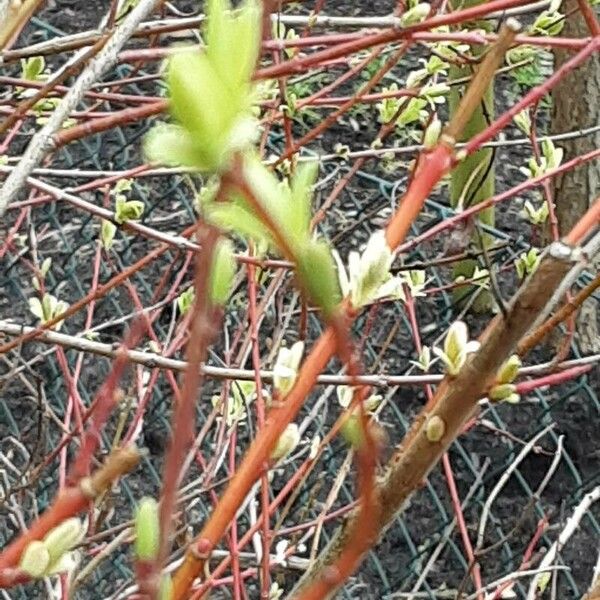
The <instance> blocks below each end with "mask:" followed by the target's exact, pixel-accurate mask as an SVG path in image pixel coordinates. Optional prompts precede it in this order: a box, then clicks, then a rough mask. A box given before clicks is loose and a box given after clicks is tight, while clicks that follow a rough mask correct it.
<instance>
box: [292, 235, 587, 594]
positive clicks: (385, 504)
mask: <svg viewBox="0 0 600 600" xmlns="http://www.w3.org/2000/svg"><path fill="white" fill-rule="evenodd" d="M576 258H577V252H576V251H575V250H574V249H573V248H571V247H569V246H567V245H566V244H563V243H560V242H557V243H553V244H552V245H551V246H550V247H549V248H548V250H547V252H546V253H545V255H544V258H543V259H542V262H541V263H540V265H539V267H538V269H537V271H536V272H535V273H534V274H533V275H532V276H531V277H530V278H529V279H528V280H527V281H526V283H525V284H524V285H523V287H522V288H521V289H520V290H519V292H518V293H517V295H516V296H515V297H514V298H513V300H512V302H511V304H510V306H509V307H508V310H507V314H506V316H505V317H504V316H502V315H499V316H497V317H496V318H495V319H494V320H493V321H492V322H491V324H490V325H489V326H488V328H487V329H486V331H485V332H484V333H483V335H482V336H481V347H480V349H479V351H478V352H477V353H476V354H475V355H474V356H473V358H472V359H471V360H470V361H468V362H467V364H466V365H465V366H464V367H463V368H462V369H461V371H460V372H459V373H458V375H457V376H456V377H446V378H445V379H444V381H442V383H441V384H440V386H439V387H438V390H437V392H436V394H435V397H434V401H433V402H431V403H428V404H427V405H426V406H425V408H424V409H423V411H422V412H421V413H420V414H419V415H418V417H417V418H416V419H415V421H414V422H413V426H412V428H411V429H410V431H409V432H408V434H407V435H406V436H405V439H404V441H403V443H402V445H401V447H400V448H399V449H398V450H397V452H396V453H395V454H394V456H393V457H392V459H391V460H390V461H389V463H388V466H387V469H386V473H385V475H384V477H383V479H382V481H381V483H380V484H379V486H378V494H379V496H380V501H381V505H382V518H381V520H380V523H379V530H380V531H382V530H383V529H384V528H385V527H386V526H387V525H388V524H389V523H390V522H391V520H392V519H394V518H395V517H396V515H397V513H398V512H399V511H400V510H401V509H402V507H403V506H404V505H405V504H406V501H407V500H408V498H409V497H410V495H411V494H412V493H413V492H414V491H415V490H416V489H418V487H419V486H420V485H421V482H422V481H423V479H424V478H425V477H427V475H428V473H429V472H430V471H431V469H432V468H433V466H434V465H435V464H436V463H437V461H438V460H439V459H440V458H441V456H442V454H443V453H444V452H445V451H446V450H447V449H448V447H449V446H450V444H451V443H452V442H453V441H454V440H455V439H456V438H457V437H458V435H459V434H460V432H461V431H462V429H463V427H464V425H465V423H466V422H467V421H468V420H469V419H470V417H471V415H472V414H473V412H474V411H475V409H476V407H477V403H478V400H479V398H481V397H482V396H484V395H485V393H486V390H487V388H488V387H489V385H491V384H492V383H493V381H494V378H495V377H496V373H497V371H498V369H499V368H500V367H501V366H502V364H503V362H504V361H505V360H506V359H507V358H508V357H509V356H510V354H511V353H512V352H513V350H514V348H515V346H516V344H517V342H518V341H519V339H520V338H521V337H522V336H523V335H524V334H525V333H526V332H527V331H528V329H529V327H530V326H531V323H532V321H533V320H534V318H535V315H536V314H538V313H539V312H541V310H542V309H543V307H544V306H545V304H546V303H547V302H548V301H549V300H550V299H551V297H552V294H553V292H554V290H555V289H556V288H557V287H558V286H559V285H560V282H561V280H562V279H563V277H564V276H565V275H566V274H567V273H568V272H569V271H570V270H571V269H572V267H573V263H574V261H575V260H576ZM433 418H435V419H436V421H437V422H438V423H442V424H443V426H442V430H443V435H442V437H441V439H439V440H436V441H431V440H430V436H428V434H427V430H428V424H429V423H430V422H431V419H433ZM355 519H356V514H354V515H351V516H350V517H349V518H348V519H347V521H346V522H345V524H344V525H343V526H342V527H341V528H340V529H339V530H338V531H337V532H336V534H335V535H334V536H333V538H332V540H331V542H330V544H329V546H328V547H327V548H326V549H325V551H324V553H323V555H322V556H321V558H320V561H319V563H318V566H319V567H322V566H323V565H326V564H330V563H332V562H333V561H335V560H336V557H337V556H338V555H339V553H340V551H341V549H342V548H344V547H345V546H346V544H347V542H348V536H349V534H348V532H349V531H350V530H351V528H352V526H353V522H354V520H355ZM315 571H316V568H315V569H312V570H310V571H309V572H307V573H306V574H305V576H304V577H303V578H302V580H301V581H300V584H299V587H300V588H301V587H303V586H304V585H307V584H308V582H310V581H311V580H312V579H313V578H314V576H315Z"/></svg>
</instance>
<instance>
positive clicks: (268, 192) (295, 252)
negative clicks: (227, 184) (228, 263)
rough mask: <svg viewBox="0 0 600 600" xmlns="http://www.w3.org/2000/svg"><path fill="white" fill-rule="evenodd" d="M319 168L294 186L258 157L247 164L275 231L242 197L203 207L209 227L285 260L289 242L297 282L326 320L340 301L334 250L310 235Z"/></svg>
mask: <svg viewBox="0 0 600 600" xmlns="http://www.w3.org/2000/svg"><path fill="white" fill-rule="evenodd" d="M317 170H318V169H317V165H316V163H306V164H303V165H301V166H300V167H299V168H298V169H297V170H296V173H295V175H294V176H293V177H292V178H291V181H289V182H288V181H287V180H282V181H280V180H279V179H278V178H277V177H276V176H275V175H274V174H273V173H272V172H271V171H269V169H267V168H266V167H265V166H264V165H263V164H262V162H261V161H260V160H259V159H258V157H256V156H255V155H254V154H253V153H247V154H246V155H245V156H244V158H243V161H242V172H243V178H244V181H245V182H246V185H247V186H248V189H249V190H250V193H251V194H252V197H253V198H254V201H255V202H256V203H260V206H261V209H262V211H263V212H265V213H266V214H268V215H269V219H270V221H271V223H272V225H273V229H271V228H270V227H269V226H268V225H267V224H266V223H264V222H263V221H262V220H261V219H260V217H259V216H258V215H257V214H256V213H255V211H254V208H253V207H252V206H251V204H250V203H249V202H248V199H247V198H246V197H245V196H244V195H243V194H242V193H241V192H240V193H233V194H231V195H230V197H229V199H228V200H227V201H225V202H222V201H218V202H217V201H215V200H214V199H211V197H210V195H206V197H205V198H204V203H203V205H202V207H201V209H202V212H203V214H204V216H205V218H207V219H208V220H209V221H210V222H212V223H214V224H215V225H217V226H218V227H220V228H221V229H224V230H227V231H232V232H235V233H237V234H239V235H241V236H242V237H244V238H249V239H252V240H254V241H255V242H257V243H258V244H259V245H262V246H263V247H264V246H267V247H268V248H270V249H271V250H273V251H275V252H277V253H279V254H280V255H282V256H286V249H284V248H281V247H279V243H278V240H280V239H281V238H283V239H285V241H286V244H287V249H288V251H291V254H292V255H291V256H286V258H288V259H291V260H293V261H294V262H295V264H296V272H297V275H298V278H299V280H300V282H301V284H302V286H303V287H304V289H305V291H306V293H307V294H308V296H309V297H310V298H311V300H312V301H313V302H314V303H315V304H316V305H317V306H319V307H320V308H321V309H322V310H323V311H324V313H325V315H326V316H331V315H332V313H333V311H334V310H335V308H336V306H337V305H338V303H339V301H340V292H339V288H338V286H337V277H336V272H335V266H334V263H333V258H332V253H331V249H330V247H329V245H328V244H327V243H326V242H324V241H321V240H317V239H315V238H314V237H313V235H312V233H311V231H310V215H311V204H312V185H313V183H314V181H315V178H316V175H317Z"/></svg>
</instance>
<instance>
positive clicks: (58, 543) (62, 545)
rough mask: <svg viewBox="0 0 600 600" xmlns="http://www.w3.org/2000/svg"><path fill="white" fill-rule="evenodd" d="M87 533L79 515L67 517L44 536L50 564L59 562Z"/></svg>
mask: <svg viewBox="0 0 600 600" xmlns="http://www.w3.org/2000/svg"><path fill="white" fill-rule="evenodd" d="M84 535H85V528H84V527H83V524H82V523H81V521H80V520H79V519H78V518H77V517H71V518H70V519H66V520H65V521H63V522H62V523H60V525H57V526H56V527H55V528H54V529H51V530H50V531H49V532H48V533H47V534H46V537H45V538H44V545H45V546H46V548H47V550H48V554H49V556H50V565H53V564H54V563H55V562H57V561H58V560H59V559H60V557H61V556H62V555H63V554H65V552H67V551H68V550H71V549H72V548H73V547H74V546H76V545H77V544H79V542H81V540H82V539H83V537H84Z"/></svg>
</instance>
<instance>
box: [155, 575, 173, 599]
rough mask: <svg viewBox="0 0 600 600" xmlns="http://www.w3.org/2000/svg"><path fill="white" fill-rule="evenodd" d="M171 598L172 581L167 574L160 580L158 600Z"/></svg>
mask: <svg viewBox="0 0 600 600" xmlns="http://www.w3.org/2000/svg"><path fill="white" fill-rule="evenodd" d="M172 598H173V581H172V579H171V576H170V575H169V574H168V573H165V574H164V575H163V576H162V577H161V578H160V586H159V588H158V600H171V599H172Z"/></svg>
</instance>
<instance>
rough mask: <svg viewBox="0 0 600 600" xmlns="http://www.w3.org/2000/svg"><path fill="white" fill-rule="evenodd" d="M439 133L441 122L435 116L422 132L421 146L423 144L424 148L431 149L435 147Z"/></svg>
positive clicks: (440, 131)
mask: <svg viewBox="0 0 600 600" xmlns="http://www.w3.org/2000/svg"><path fill="white" fill-rule="evenodd" d="M441 133H442V122H441V121H440V120H439V119H438V118H437V116H435V117H434V118H433V119H432V121H431V123H429V125H428V126H427V129H426V130H425V133H424V134H423V146H425V149H426V150H431V149H433V148H434V147H435V145H436V144H437V142H438V139H439V138H440V134H441Z"/></svg>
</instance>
